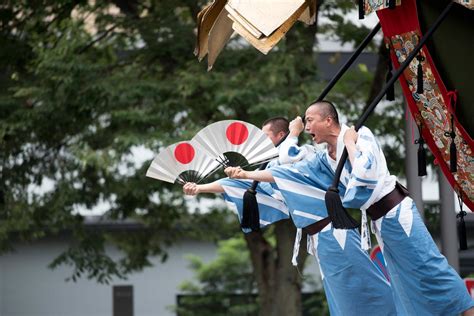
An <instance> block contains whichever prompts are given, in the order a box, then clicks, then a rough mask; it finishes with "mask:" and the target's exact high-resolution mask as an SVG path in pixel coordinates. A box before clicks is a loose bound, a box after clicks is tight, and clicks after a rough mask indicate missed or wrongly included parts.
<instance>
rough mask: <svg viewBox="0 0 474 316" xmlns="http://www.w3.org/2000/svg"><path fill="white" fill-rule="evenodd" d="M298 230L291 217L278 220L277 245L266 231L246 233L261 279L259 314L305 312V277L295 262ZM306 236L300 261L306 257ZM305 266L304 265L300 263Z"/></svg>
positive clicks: (274, 315) (277, 315)
mask: <svg viewBox="0 0 474 316" xmlns="http://www.w3.org/2000/svg"><path fill="white" fill-rule="evenodd" d="M295 234H296V229H295V227H294V225H293V223H292V222H291V220H284V221H280V222H277V223H275V237H276V247H275V248H273V247H272V246H271V244H270V243H269V242H268V241H267V240H266V239H265V237H264V236H263V234H262V232H252V233H250V234H246V235H245V240H246V242H247V245H248V247H249V250H250V257H251V260H252V265H253V268H254V274H255V277H256V280H257V286H258V297H259V303H260V312H259V315H262V316H267V315H269V316H293V315H294V316H297V315H301V314H302V304H301V287H302V279H301V276H300V274H299V273H298V270H297V268H296V267H294V266H293V265H292V263H291V257H292V254H293V244H294V237H295ZM305 240H306V238H302V243H301V245H300V252H299V253H300V255H299V262H303V261H304V259H305V258H306V256H307V254H306V242H304V241H305ZM300 266H301V265H300Z"/></svg>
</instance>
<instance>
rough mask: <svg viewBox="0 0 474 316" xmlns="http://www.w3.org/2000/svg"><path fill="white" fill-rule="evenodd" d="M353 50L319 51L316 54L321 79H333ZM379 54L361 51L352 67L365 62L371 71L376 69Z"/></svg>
mask: <svg viewBox="0 0 474 316" xmlns="http://www.w3.org/2000/svg"><path fill="white" fill-rule="evenodd" d="M351 55H352V52H319V53H317V55H316V62H317V65H318V77H319V79H321V80H326V81H329V80H331V79H332V78H333V77H334V75H335V74H336V73H337V71H338V70H339V69H340V68H341V66H342V65H343V64H344V63H345V62H346V61H347V60H348V59H349V58H350V57H351ZM377 61H378V54H377V53H373V52H364V53H361V54H360V56H359V57H358V58H357V60H356V61H355V62H354V63H353V64H352V66H351V68H350V69H355V68H357V67H358V65H359V64H365V65H366V66H367V69H368V70H369V71H371V72H374V71H375V68H376V66H377Z"/></svg>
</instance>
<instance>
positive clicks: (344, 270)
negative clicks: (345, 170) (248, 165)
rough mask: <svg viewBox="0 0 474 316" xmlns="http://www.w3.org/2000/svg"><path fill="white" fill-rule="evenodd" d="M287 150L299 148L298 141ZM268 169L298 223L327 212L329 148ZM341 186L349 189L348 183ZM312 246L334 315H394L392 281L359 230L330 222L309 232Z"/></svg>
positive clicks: (330, 174)
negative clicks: (366, 247) (362, 245)
mask: <svg viewBox="0 0 474 316" xmlns="http://www.w3.org/2000/svg"><path fill="white" fill-rule="evenodd" d="M287 150H289V151H291V152H292V154H293V155H295V156H296V155H298V154H299V147H298V146H296V144H293V146H289V147H288V149H287ZM269 170H270V171H271V172H272V174H273V177H274V178H275V181H276V186H277V187H278V190H279V191H280V192H281V194H282V195H283V197H284V199H285V201H286V203H287V205H288V207H289V210H290V214H291V218H292V220H293V222H294V224H295V225H296V227H298V228H304V227H306V226H308V225H310V224H312V223H314V222H316V221H318V220H321V219H323V218H325V217H327V210H326V206H325V202H324V194H325V190H326V189H327V187H329V186H330V184H331V182H332V179H333V177H334V171H333V169H332V167H331V165H330V164H329V162H328V160H327V159H326V154H325V153H323V152H319V153H317V154H316V155H315V156H314V157H312V158H310V159H306V160H303V161H300V162H297V163H295V164H292V165H282V166H275V167H272V168H270V169H269ZM339 189H340V190H341V192H342V193H344V192H345V188H344V186H342V185H341V186H340V187H339ZM308 251H309V252H310V253H311V254H313V255H315V256H316V258H317V260H318V263H319V266H320V270H321V276H322V278H323V286H324V290H325V293H326V298H327V301H328V305H329V309H330V312H331V315H371V314H372V315H396V309H395V304H394V301H393V297H392V293H391V288H390V284H389V283H388V282H387V280H386V279H385V277H384V276H383V274H382V273H381V272H380V271H379V270H378V269H377V267H376V266H375V265H374V264H373V262H372V261H371V260H370V257H369V256H368V255H367V253H366V252H365V251H363V250H362V249H361V248H360V235H359V233H358V231H357V230H355V229H354V230H339V229H333V228H332V226H331V224H329V225H328V226H326V227H325V228H324V229H323V230H322V231H321V232H320V233H318V234H315V235H312V236H309V238H308Z"/></svg>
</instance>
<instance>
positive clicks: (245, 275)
mask: <svg viewBox="0 0 474 316" xmlns="http://www.w3.org/2000/svg"><path fill="white" fill-rule="evenodd" d="M186 259H187V260H188V261H189V263H190V267H191V269H192V270H193V271H194V273H195V276H194V278H195V279H196V280H195V281H197V282H195V281H193V280H188V281H185V282H183V283H182V284H181V285H180V290H181V292H182V293H183V295H181V296H180V298H179V304H178V306H176V307H175V310H176V312H177V313H178V314H179V315H182V316H185V315H193V316H199V315H202V316H204V315H211V314H212V315H257V314H258V308H259V305H258V304H257V303H258V298H257V296H256V295H255V287H256V280H255V277H254V275H253V273H252V266H251V264H250V260H249V251H248V249H247V246H246V244H245V241H244V239H243V238H242V235H240V236H238V237H235V238H231V239H228V240H225V241H221V242H219V244H218V251H217V257H216V259H214V260H213V261H211V262H209V263H205V262H204V261H203V260H202V259H201V258H200V257H199V256H196V255H188V256H187V258H186ZM308 259H311V260H314V258H308ZM304 282H305V283H306V284H310V285H312V287H316V281H315V280H314V279H313V278H312V277H311V276H310V275H307V276H305V278H304ZM319 287H320V286H319ZM303 314H304V315H306V314H308V315H327V314H328V308H327V303H326V299H325V297H324V293H322V292H315V293H311V294H304V299H303Z"/></svg>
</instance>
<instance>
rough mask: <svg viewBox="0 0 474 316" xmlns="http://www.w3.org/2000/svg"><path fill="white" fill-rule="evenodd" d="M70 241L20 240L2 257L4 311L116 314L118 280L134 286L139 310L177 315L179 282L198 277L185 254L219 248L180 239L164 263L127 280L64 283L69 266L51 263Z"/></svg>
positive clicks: (13, 314) (9, 315)
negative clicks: (114, 296)
mask: <svg viewBox="0 0 474 316" xmlns="http://www.w3.org/2000/svg"><path fill="white" fill-rule="evenodd" d="M65 245H66V244H65V243H64V242H60V241H51V240H50V241H40V242H35V243H34V244H32V245H20V246H18V247H17V248H16V251H15V253H11V254H6V255H3V256H1V257H0V268H1V270H0V281H1V282H0V302H2V304H1V305H0V316H20V315H21V316H56V315H57V316H65V315H71V316H84V315H88V316H103V315H107V316H111V315H112V286H113V285H133V296H134V298H133V299H134V314H135V315H140V316H141V315H143V316H147V315H150V316H151V315H163V316H168V315H174V313H173V312H172V311H171V310H169V306H171V305H175V304H176V295H177V294H178V292H179V291H178V286H179V284H180V283H181V282H183V281H184V280H188V279H191V278H192V277H193V273H192V271H190V270H189V269H188V267H187V265H188V261H187V260H185V259H184V255H186V254H190V253H192V254H196V255H199V256H201V257H203V258H204V260H205V261H209V260H211V259H213V258H214V256H215V249H216V247H215V245H213V244H211V243H205V242H196V241H187V242H181V243H177V244H175V245H174V246H173V247H172V248H171V249H169V258H168V260H167V261H166V262H165V263H164V264H161V263H159V260H158V259H155V260H154V263H155V266H153V267H150V268H146V269H144V270H143V271H142V272H140V273H135V274H131V275H130V276H129V277H128V279H127V280H114V281H113V282H112V283H111V284H109V285H101V284H98V283H96V282H95V281H92V280H83V279H82V280H79V281H78V282H76V283H74V282H65V281H64V280H65V278H67V277H68V276H69V275H70V274H71V271H72V270H71V269H70V268H68V267H60V268H58V269H56V270H51V269H49V268H48V267H47V266H48V264H49V263H50V262H51V261H52V260H53V258H54V257H55V256H57V255H58V254H59V253H60V252H61V251H62V250H63V249H65ZM115 252H116V251H115ZM111 254H112V255H118V252H116V253H111Z"/></svg>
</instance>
